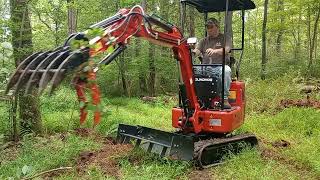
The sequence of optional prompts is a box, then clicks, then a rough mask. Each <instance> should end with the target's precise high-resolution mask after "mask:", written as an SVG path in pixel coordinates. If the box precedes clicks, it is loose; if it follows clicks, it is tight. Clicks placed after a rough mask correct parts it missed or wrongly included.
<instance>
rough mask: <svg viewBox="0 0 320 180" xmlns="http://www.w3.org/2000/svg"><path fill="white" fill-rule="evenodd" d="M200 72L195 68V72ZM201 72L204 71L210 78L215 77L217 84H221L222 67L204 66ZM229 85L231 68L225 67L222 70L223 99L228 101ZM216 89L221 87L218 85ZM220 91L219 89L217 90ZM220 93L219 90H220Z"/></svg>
mask: <svg viewBox="0 0 320 180" xmlns="http://www.w3.org/2000/svg"><path fill="white" fill-rule="evenodd" d="M196 71H200V69H198V68H195V72H196ZM202 71H205V74H206V75H208V76H211V77H215V78H217V79H218V84H221V80H222V66H210V65H208V66H205V67H203V69H202ZM230 84H231V68H230V67H229V66H228V65H225V70H224V99H228V96H229V90H230ZM218 87H221V86H220V85H219V86H218ZM218 89H220V88H218ZM220 92H221V90H220ZM220 97H221V95H220Z"/></svg>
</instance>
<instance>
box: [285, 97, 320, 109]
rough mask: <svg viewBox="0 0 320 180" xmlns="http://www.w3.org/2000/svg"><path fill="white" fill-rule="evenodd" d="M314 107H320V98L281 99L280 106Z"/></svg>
mask: <svg viewBox="0 0 320 180" xmlns="http://www.w3.org/2000/svg"><path fill="white" fill-rule="evenodd" d="M293 106H295V107H313V108H317V109H320V101H318V100H312V99H309V98H308V97H307V99H298V100H292V99H283V100H281V101H280V107H282V108H288V107H293Z"/></svg>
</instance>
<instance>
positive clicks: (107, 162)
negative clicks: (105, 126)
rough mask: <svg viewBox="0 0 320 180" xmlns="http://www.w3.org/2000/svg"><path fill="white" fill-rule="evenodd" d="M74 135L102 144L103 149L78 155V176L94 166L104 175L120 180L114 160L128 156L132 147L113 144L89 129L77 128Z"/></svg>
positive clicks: (109, 139)
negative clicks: (92, 139)
mask: <svg viewBox="0 0 320 180" xmlns="http://www.w3.org/2000/svg"><path fill="white" fill-rule="evenodd" d="M75 133H76V134H78V135H79V136H82V137H89V138H94V139H95V140H96V141H100V142H103V147H102V148H101V149H100V150H97V151H84V152H82V153H80V155H79V156H78V158H77V159H76V170H77V172H78V173H79V175H82V174H84V173H85V172H86V171H87V168H88V167H89V166H90V165H96V166H98V167H99V168H100V169H101V170H102V171H103V173H104V174H105V175H108V176H113V177H115V178H116V179H120V178H121V172H120V167H119V164H118V162H117V160H116V159H117V158H119V157H123V156H126V155H128V153H129V152H130V151H132V149H133V146H132V145H131V144H115V141H114V139H112V138H105V137H102V136H101V135H99V134H97V133H95V132H93V131H92V130H91V129H83V128H81V129H80V128H79V129H76V130H75Z"/></svg>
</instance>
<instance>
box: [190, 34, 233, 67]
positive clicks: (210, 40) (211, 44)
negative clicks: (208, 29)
mask: <svg viewBox="0 0 320 180" xmlns="http://www.w3.org/2000/svg"><path fill="white" fill-rule="evenodd" d="M222 47H224V36H223V34H219V35H218V36H217V37H210V36H207V37H206V38H204V39H202V40H201V41H200V42H199V43H198V44H197V46H196V49H198V50H199V51H200V52H201V54H202V62H201V63H202V64H222V58H223V56H222V55H219V54H213V55H211V56H209V55H208V54H207V53H206V50H207V49H208V48H212V49H220V48H222ZM228 61H229V58H228V56H227V55H226V64H227V63H228Z"/></svg>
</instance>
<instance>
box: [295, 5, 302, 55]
mask: <svg viewBox="0 0 320 180" xmlns="http://www.w3.org/2000/svg"><path fill="white" fill-rule="evenodd" d="M301 21H302V10H301V8H300V10H299V20H298V22H301ZM295 29H296V30H297V37H296V38H294V39H295V44H296V46H295V48H294V59H296V60H299V59H300V57H301V55H300V53H301V50H300V49H301V35H300V33H301V32H300V31H301V25H300V23H298V25H297V27H296V28H295ZM294 37H295V36H294Z"/></svg>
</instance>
